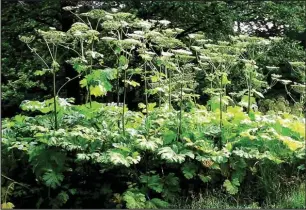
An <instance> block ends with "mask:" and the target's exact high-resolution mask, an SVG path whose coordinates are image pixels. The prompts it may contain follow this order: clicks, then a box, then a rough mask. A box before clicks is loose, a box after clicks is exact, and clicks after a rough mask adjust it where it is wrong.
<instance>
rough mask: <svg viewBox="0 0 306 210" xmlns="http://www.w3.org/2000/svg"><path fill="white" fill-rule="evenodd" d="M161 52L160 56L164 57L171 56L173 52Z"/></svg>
mask: <svg viewBox="0 0 306 210" xmlns="http://www.w3.org/2000/svg"><path fill="white" fill-rule="evenodd" d="M161 54H162V56H165V57H171V56H173V55H174V54H173V53H170V52H164V51H163V52H162V53H161Z"/></svg>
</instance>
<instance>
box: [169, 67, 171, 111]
mask: <svg viewBox="0 0 306 210" xmlns="http://www.w3.org/2000/svg"><path fill="white" fill-rule="evenodd" d="M169 109H171V71H170V70H169Z"/></svg>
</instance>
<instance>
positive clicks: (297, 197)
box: [172, 183, 306, 209]
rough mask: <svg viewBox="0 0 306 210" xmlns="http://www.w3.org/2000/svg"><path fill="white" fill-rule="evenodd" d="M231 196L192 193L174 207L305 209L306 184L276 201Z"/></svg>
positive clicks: (281, 194)
mask: <svg viewBox="0 0 306 210" xmlns="http://www.w3.org/2000/svg"><path fill="white" fill-rule="evenodd" d="M235 197H236V198H234V197H233V196H229V195H226V194H224V193H222V192H210V193H206V194H199V195H192V196H191V197H190V198H185V199H183V198H181V199H178V200H177V202H176V204H175V205H173V206H172V207H173V208H175V209H215V208H217V209H279V208H282V209H305V208H306V204H305V203H306V191H305V184H304V183H303V184H301V185H299V186H298V187H295V188H293V189H291V190H290V191H289V192H287V193H280V194H278V195H277V196H276V198H277V199H276V200H275V202H271V201H264V202H263V203H262V204H259V203H258V202H255V201H246V200H243V199H242V200H239V199H237V196H235Z"/></svg>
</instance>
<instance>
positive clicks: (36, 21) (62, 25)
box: [1, 0, 306, 117]
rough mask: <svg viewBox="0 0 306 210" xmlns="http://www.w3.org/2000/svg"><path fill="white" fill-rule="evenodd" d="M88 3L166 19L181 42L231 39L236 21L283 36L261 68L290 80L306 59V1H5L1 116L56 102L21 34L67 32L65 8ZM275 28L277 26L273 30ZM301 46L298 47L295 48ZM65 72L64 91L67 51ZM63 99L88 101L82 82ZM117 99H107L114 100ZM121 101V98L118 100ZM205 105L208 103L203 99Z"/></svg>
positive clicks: (132, 100) (69, 73) (131, 99)
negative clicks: (198, 35)
mask: <svg viewBox="0 0 306 210" xmlns="http://www.w3.org/2000/svg"><path fill="white" fill-rule="evenodd" d="M101 2H102V3H103V4H101ZM78 4H83V5H85V7H84V8H83V9H84V10H89V9H91V8H102V9H106V10H109V9H110V8H119V7H120V5H122V4H124V5H125V7H124V8H122V11H127V12H131V13H134V14H136V15H137V16H138V17H139V18H143V19H166V20H170V21H171V22H172V27H179V28H182V29H184V31H183V32H182V33H180V34H179V35H178V37H179V38H180V39H182V40H184V38H185V36H186V35H187V34H188V33H194V32H198V31H203V32H205V33H206V34H207V36H208V37H209V38H211V39H226V37H228V35H233V34H234V33H235V32H234V30H233V27H234V24H235V21H236V22H237V23H238V27H237V28H238V33H239V31H240V30H243V26H242V25H253V26H254V25H256V26H257V29H254V28H250V29H249V31H248V33H249V34H251V35H256V36H260V37H266V38H267V37H271V36H282V37H285V41H284V42H283V43H281V44H280V45H279V46H276V47H275V48H274V49H272V50H271V51H270V52H268V53H267V56H266V58H265V59H263V60H261V61H260V62H261V63H260V64H261V65H270V66H271V65H275V66H278V67H281V68H280V72H277V73H278V74H282V75H283V76H284V79H285V78H288V79H293V80H295V79H298V78H294V77H293V78H292V76H291V75H290V73H289V72H290V68H289V67H288V65H286V63H287V62H288V61H294V60H297V61H300V60H303V59H305V51H304V50H305V49H306V31H305V25H306V21H305V20H306V18H305V17H306V15H305V11H306V10H305V4H306V3H305V2H303V1H140V0H124V1H119V0H118V1H78V0H41V1H8V0H6V1H2V11H1V12H2V28H1V29H2V30H1V39H2V40H1V49H2V56H1V63H2V66H1V67H2V68H1V79H2V80H1V81H2V82H1V88H2V100H1V105H2V106H1V115H2V117H12V116H14V115H15V114H17V113H19V112H20V109H19V105H20V103H21V101H23V100H25V99H27V100H42V99H45V98H49V97H50V93H51V91H52V89H51V87H50V83H49V82H48V81H49V78H47V77H37V76H34V74H33V72H34V71H35V70H37V69H39V68H40V67H41V63H40V61H38V60H37V59H36V58H35V56H33V54H32V53H31V52H30V50H29V49H28V48H27V47H26V45H25V44H24V43H21V42H20V41H19V39H18V35H26V34H32V33H35V29H47V28H49V27H54V28H56V29H58V30H63V31H67V30H68V29H69V28H70V26H71V25H72V23H73V22H75V21H76V20H75V19H74V18H75V17H73V16H72V15H71V14H69V12H67V11H64V10H63V9H62V7H64V6H67V5H78ZM271 23H272V26H271V25H270V24H271ZM296 42H298V44H294V43H296ZM62 56H63V58H62V63H61V66H62V71H61V73H60V75H59V78H57V80H58V81H59V82H58V83H59V84H58V86H60V85H61V84H63V83H64V82H65V78H66V77H69V78H72V77H73V76H75V75H76V71H75V70H74V69H73V68H72V66H71V65H69V64H67V63H65V60H66V59H65V58H67V57H69V54H68V53H67V52H62ZM63 94H64V95H63V97H74V98H75V99H76V100H75V102H76V104H81V103H82V102H83V101H84V96H83V95H84V93H83V90H82V89H81V88H80V86H79V81H78V80H74V81H72V82H70V83H68V85H67V86H66V88H65V91H64V92H63ZM269 95H270V96H271V98H272V99H275V96H277V95H280V96H281V95H282V96H284V98H285V99H288V100H289V102H290V98H288V97H287V96H286V94H285V91H284V87H283V86H282V85H277V86H275V87H274V89H273V90H271V91H270V94H269V93H268V98H269ZM112 97H113V96H112V95H109V96H108V97H106V98H104V99H102V100H103V101H107V100H109V101H112ZM114 97H115V96H114ZM127 98H128V101H127V103H128V106H129V108H135V107H136V106H137V102H139V101H138V100H137V98H136V94H135V93H133V92H129V93H128V97H127ZM201 99H202V100H201V101H200V103H205V100H206V98H205V97H201Z"/></svg>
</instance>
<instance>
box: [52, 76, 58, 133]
mask: <svg viewBox="0 0 306 210" xmlns="http://www.w3.org/2000/svg"><path fill="white" fill-rule="evenodd" d="M55 86H56V84H55V72H53V104H54V128H55V130H57V129H58V122H57V110H56V87H55Z"/></svg>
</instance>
